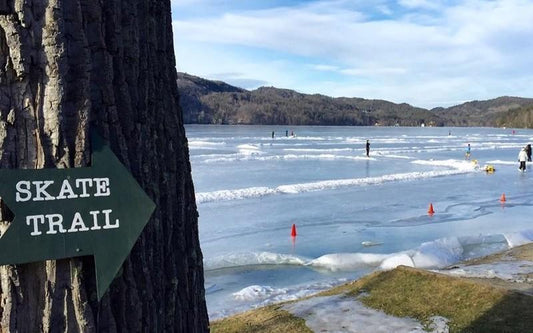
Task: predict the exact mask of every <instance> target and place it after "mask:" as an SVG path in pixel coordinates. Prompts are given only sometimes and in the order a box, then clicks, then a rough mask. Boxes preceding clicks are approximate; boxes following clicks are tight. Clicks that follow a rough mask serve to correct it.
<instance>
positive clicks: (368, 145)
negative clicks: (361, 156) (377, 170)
mask: <svg viewBox="0 0 533 333" xmlns="http://www.w3.org/2000/svg"><path fill="white" fill-rule="evenodd" d="M366 157H370V141H369V140H366Z"/></svg>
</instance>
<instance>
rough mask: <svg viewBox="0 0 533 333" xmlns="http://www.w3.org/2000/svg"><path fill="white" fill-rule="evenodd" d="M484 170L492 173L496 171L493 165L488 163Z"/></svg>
mask: <svg viewBox="0 0 533 333" xmlns="http://www.w3.org/2000/svg"><path fill="white" fill-rule="evenodd" d="M485 171H486V172H489V173H493V172H494V171H496V169H494V166H493V165H491V164H489V165H485Z"/></svg>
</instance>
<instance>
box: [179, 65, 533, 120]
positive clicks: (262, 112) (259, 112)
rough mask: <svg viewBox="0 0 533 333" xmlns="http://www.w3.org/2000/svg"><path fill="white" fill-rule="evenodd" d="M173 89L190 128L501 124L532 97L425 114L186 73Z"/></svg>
mask: <svg viewBox="0 0 533 333" xmlns="http://www.w3.org/2000/svg"><path fill="white" fill-rule="evenodd" d="M178 88H179V92H180V104H181V106H182V108H183V116H184V121H185V123H189V124H191V123H192V124H195V123H196V124H257V125H278V124H279V125H362V126H368V125H371V126H373V125H383V126H394V125H400V126H420V125H421V124H425V125H433V126H502V125H501V124H502V123H503V122H504V120H503V119H507V118H506V117H507V113H508V111H510V110H515V111H514V112H516V110H518V109H520V108H522V107H524V106H527V105H533V99H527V98H518V97H499V98H496V99H493V100H488V101H474V102H468V103H464V104H461V105H457V106H454V107H450V108H435V109H432V110H427V109H423V108H418V107H414V106H411V105H409V104H406V103H402V104H396V103H392V102H388V101H384V100H370V99H363V98H347V97H338V98H333V97H328V96H324V95H319V94H314V95H309V94H301V93H298V92H296V91H293V90H288V89H278V88H273V87H261V88H259V89H256V90H252V91H248V90H245V89H242V88H238V87H234V86H231V85H229V84H227V83H224V82H221V81H211V80H206V79H202V78H199V77H196V76H192V75H189V74H185V73H178ZM514 117H515V118H520V117H521V116H517V115H515V116H514Z"/></svg>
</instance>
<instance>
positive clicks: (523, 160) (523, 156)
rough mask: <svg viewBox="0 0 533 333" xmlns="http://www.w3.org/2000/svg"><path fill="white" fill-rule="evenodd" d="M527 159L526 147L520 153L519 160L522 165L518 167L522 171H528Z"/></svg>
mask: <svg viewBox="0 0 533 333" xmlns="http://www.w3.org/2000/svg"><path fill="white" fill-rule="evenodd" d="M526 160H527V152H526V148H522V150H520V153H518V161H519V162H520V166H519V167H518V170H520V171H522V172H525V171H526Z"/></svg>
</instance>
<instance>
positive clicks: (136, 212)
mask: <svg viewBox="0 0 533 333" xmlns="http://www.w3.org/2000/svg"><path fill="white" fill-rule="evenodd" d="M92 150H93V152H92V167H90V168H71V169H32V170H20V169H2V170H0V196H1V197H2V199H3V200H4V202H5V203H6V204H7V206H8V207H9V209H11V211H12V212H13V213H14V214H15V219H14V220H13V222H12V223H11V225H10V227H9V229H7V231H6V232H5V233H4V234H3V235H2V236H1V238H0V265H6V264H22V263H27V262H34V261H43V260H49V259H63V258H72V257H79V256H86V255H94V262H95V266H96V286H97V294H98V299H101V298H102V296H103V294H104V293H105V291H106V290H107V288H108V287H109V285H110V284H111V282H112V281H113V279H114V277H115V275H116V273H117V271H118V270H119V269H120V267H121V265H122V263H123V262H124V260H125V259H126V257H127V256H128V254H129V253H130V251H131V248H132V247H133V245H134V244H135V242H136V240H137V238H138V237H139V235H140V233H141V231H142V230H143V228H144V226H145V225H146V223H148V219H149V218H150V216H151V215H152V212H153V211H154V209H155V204H154V203H153V202H152V200H150V198H149V197H148V196H147V195H146V193H144V191H143V190H142V188H141V187H140V186H139V184H138V183H137V182H136V181H135V179H134V178H133V177H132V176H131V175H130V173H129V171H128V170H127V169H126V168H125V167H124V166H123V165H122V164H121V163H120V161H119V160H118V158H117V157H116V156H115V155H114V154H113V152H112V151H111V149H110V148H109V147H108V146H107V145H105V144H104V142H103V140H102V139H101V138H100V137H98V136H96V135H94V136H93V138H92Z"/></svg>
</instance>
